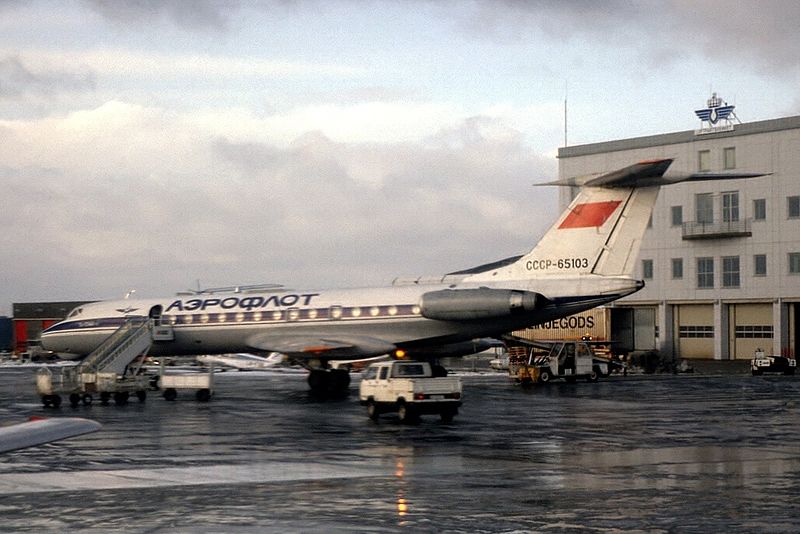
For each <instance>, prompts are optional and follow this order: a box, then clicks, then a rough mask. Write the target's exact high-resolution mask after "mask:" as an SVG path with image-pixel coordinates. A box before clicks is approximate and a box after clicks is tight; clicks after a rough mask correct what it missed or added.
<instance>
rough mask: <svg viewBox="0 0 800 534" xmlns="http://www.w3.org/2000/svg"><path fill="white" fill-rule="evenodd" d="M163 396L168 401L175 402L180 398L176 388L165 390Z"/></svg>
mask: <svg viewBox="0 0 800 534" xmlns="http://www.w3.org/2000/svg"><path fill="white" fill-rule="evenodd" d="M163 395H164V399H165V400H168V401H174V400H175V399H177V398H178V392H177V391H175V389H174V388H167V389H165V390H164V393H163Z"/></svg>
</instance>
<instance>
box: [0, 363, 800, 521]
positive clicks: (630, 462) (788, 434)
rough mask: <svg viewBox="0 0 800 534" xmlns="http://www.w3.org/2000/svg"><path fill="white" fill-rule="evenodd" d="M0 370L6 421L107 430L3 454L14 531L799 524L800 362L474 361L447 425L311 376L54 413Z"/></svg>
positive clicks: (230, 378)
mask: <svg viewBox="0 0 800 534" xmlns="http://www.w3.org/2000/svg"><path fill="white" fill-rule="evenodd" d="M32 376H33V371H32V370H31V369H19V370H16V369H13V370H12V369H2V370H0V420H3V419H5V420H13V419H20V418H22V417H24V416H28V415H44V414H47V415H50V416H58V415H79V416H82V417H89V418H93V419H95V420H97V421H100V422H101V423H102V424H103V425H104V427H103V429H102V430H101V431H100V432H97V433H95V434H90V435H86V436H82V437H79V438H74V439H72V440H68V441H63V442H60V443H55V444H50V445H45V446H42V447H38V448H33V449H27V450H23V451H17V452H13V453H9V454H5V455H3V456H2V457H0V518H2V526H1V527H0V530H3V531H4V532H5V531H28V532H42V531H78V530H80V531H83V532H87V531H88V532H92V531H97V532H107V531H110V530H117V531H127V532H354V531H369V532H395V531H407V532H584V531H593V532H725V531H727V532H730V531H740V532H741V531H746V532H752V531H759V532H764V531H769V532H798V531H799V530H800V507H798V504H797V501H798V497H800V378H799V377H784V376H764V377H749V376H741V375H719V376H697V375H695V376H654V377H627V378H616V379H610V380H607V381H601V382H599V383H597V384H589V383H578V384H551V385H548V386H547V387H540V388H533V389H531V390H523V389H521V388H519V387H517V386H514V385H512V384H511V383H510V382H509V380H508V379H507V378H506V377H504V376H501V375H484V376H481V375H467V376H465V377H464V381H465V382H464V384H465V386H464V391H465V405H464V406H463V407H462V409H461V413H460V414H459V416H457V417H456V419H455V421H454V422H453V423H451V424H443V423H441V422H439V421H438V419H437V418H435V417H427V418H423V420H422V422H421V423H420V424H418V425H415V426H405V425H401V424H399V423H398V422H397V420H396V419H395V418H393V417H390V416H385V417H384V418H382V419H381V420H380V422H379V423H377V424H376V423H373V422H372V421H370V420H369V419H368V418H367V417H366V415H365V410H364V409H363V408H362V407H361V406H360V405H359V404H358V398H357V382H358V381H357V380H354V383H353V385H352V386H351V394H350V396H349V397H347V398H343V399H338V400H328V401H320V400H318V399H315V398H313V397H312V396H311V395H310V394H309V393H308V392H307V390H306V384H305V377H304V376H303V375H299V374H279V373H271V374H270V373H261V372H259V373H245V372H231V373H222V374H220V375H218V378H217V381H216V387H217V391H216V395H215V397H214V399H213V400H212V401H211V402H209V403H198V402H196V401H194V399H193V398H192V397H191V395H189V394H183V395H182V396H180V397H179V398H178V400H177V401H176V402H171V403H170V402H167V401H165V400H163V399H162V398H160V397H159V396H158V395H157V394H156V393H151V394H150V397H149V398H148V399H147V401H146V402H145V403H144V404H139V403H138V401H134V402H132V403H130V404H128V405H126V406H115V405H113V404H112V405H110V406H100V405H98V404H95V405H92V406H90V407H83V406H80V407H78V408H75V409H73V408H71V407H69V405H68V404H66V405H64V406H62V407H61V408H60V409H59V410H45V409H43V408H42V407H41V405H40V403H39V402H38V399H37V398H36V396H35V395H34V391H33V386H32Z"/></svg>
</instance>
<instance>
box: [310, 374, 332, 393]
mask: <svg viewBox="0 0 800 534" xmlns="http://www.w3.org/2000/svg"><path fill="white" fill-rule="evenodd" d="M329 382H330V376H328V372H327V371H324V370H322V369H313V370H312V371H311V372H310V373H309V374H308V387H310V388H311V391H312V392H313V393H318V394H320V393H325V392H327V390H328V384H329Z"/></svg>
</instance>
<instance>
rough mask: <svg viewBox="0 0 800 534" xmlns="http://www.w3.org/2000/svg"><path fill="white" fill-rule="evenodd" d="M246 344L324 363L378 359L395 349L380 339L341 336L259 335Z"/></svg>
mask: <svg viewBox="0 0 800 534" xmlns="http://www.w3.org/2000/svg"><path fill="white" fill-rule="evenodd" d="M247 344H248V345H249V346H250V347H252V348H254V349H258V350H264V351H270V352H280V353H282V354H286V355H288V356H290V357H293V358H299V359H310V358H319V359H327V360H330V359H341V358H342V357H347V358H353V357H370V356H379V355H381V354H386V353H389V352H392V351H393V350H394V349H395V348H396V347H395V345H394V344H393V343H389V342H388V341H386V340H383V339H378V338H374V337H369V336H357V335H342V334H336V335H331V336H325V335H319V336H312V335H306V334H261V335H256V336H253V337H252V338H250V339H249V340H248V341H247Z"/></svg>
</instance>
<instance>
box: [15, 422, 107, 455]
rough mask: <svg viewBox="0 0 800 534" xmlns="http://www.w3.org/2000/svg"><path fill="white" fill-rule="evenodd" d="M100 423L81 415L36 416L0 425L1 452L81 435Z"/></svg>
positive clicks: (95, 428) (96, 427)
mask: <svg viewBox="0 0 800 534" xmlns="http://www.w3.org/2000/svg"><path fill="white" fill-rule="evenodd" d="M100 427H101V425H100V423H98V422H97V421H92V420H90V419H82V418H80V417H59V418H54V419H43V418H35V419H32V420H31V421H27V422H25V423H17V424H14V425H9V426H4V427H0V452H8V451H13V450H17V449H24V448H27V447H35V446H36V445H42V444H44V443H50V442H52V441H58V440H61V439H66V438H71V437H74V436H80V435H81V434H88V433H89V432H95V431H97V430H100Z"/></svg>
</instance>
